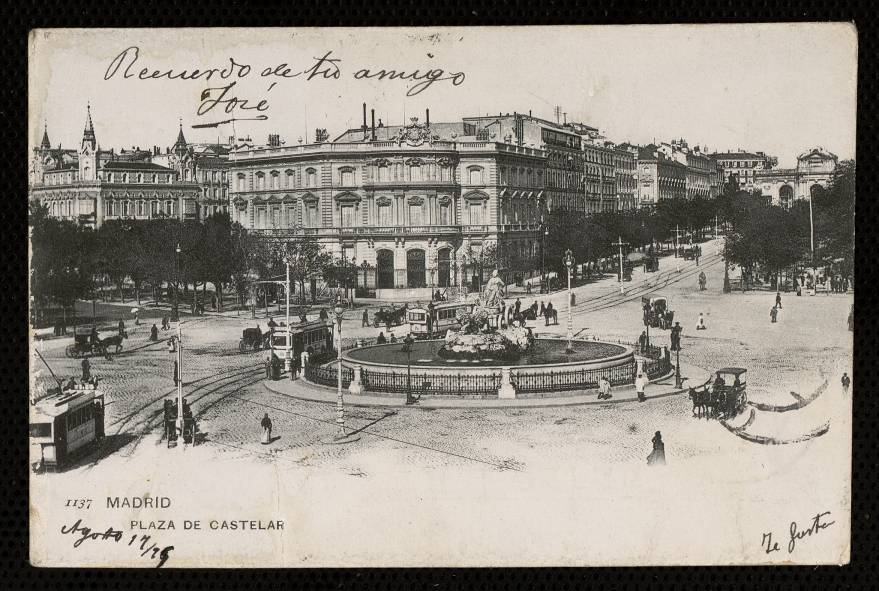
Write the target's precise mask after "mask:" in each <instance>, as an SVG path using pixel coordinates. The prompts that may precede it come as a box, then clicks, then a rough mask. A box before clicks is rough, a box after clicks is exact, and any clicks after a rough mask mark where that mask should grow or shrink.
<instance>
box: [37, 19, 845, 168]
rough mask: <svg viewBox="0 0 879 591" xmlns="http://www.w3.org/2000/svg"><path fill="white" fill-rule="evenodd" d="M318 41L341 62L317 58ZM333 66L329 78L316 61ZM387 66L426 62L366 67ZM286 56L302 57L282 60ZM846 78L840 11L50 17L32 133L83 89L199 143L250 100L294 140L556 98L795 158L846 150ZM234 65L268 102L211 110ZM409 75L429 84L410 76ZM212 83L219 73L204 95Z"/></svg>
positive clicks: (245, 131) (127, 129) (621, 132)
mask: <svg viewBox="0 0 879 591" xmlns="http://www.w3.org/2000/svg"><path fill="white" fill-rule="evenodd" d="M134 47H136V48H137V55H136V57H135V55H134V53H135V50H134V49H130V48H134ZM126 49H127V50H128V51H127V52H126ZM328 52H330V53H329V55H328V57H327V59H328V60H329V59H337V60H339V61H338V62H335V65H333V64H331V63H330V62H328V61H321V60H320V58H321V57H322V56H325V55H327V53H328ZM120 55H121V57H120ZM117 58H118V60H117ZM114 60H117V62H116V63H118V64H119V67H118V68H116V69H115V72H114V70H113V68H112V66H113V64H114ZM230 60H234V62H235V64H237V65H235V66H231V65H230V64H231V61H230ZM128 66H130V67H128ZM315 66H318V67H315ZM126 67H128V73H129V74H131V75H132V76H131V77H129V78H125V77H124V74H125V72H126ZM144 68H146V69H147V71H148V72H153V71H159V72H167V71H169V70H170V71H172V73H174V74H179V73H180V72H184V71H185V72H189V73H192V71H193V70H194V69H196V68H198V69H199V70H201V71H204V70H209V69H211V68H216V69H217V72H216V73H215V74H213V75H212V77H211V79H210V80H207V79H205V78H204V76H205V75H204V74H202V77H201V78H200V79H194V80H180V79H174V80H169V79H168V78H167V77H160V78H158V79H146V80H141V79H139V78H138V73H139V72H140V71H141V70H142V69H144ZM223 68H225V72H222V73H225V74H226V76H227V77H226V78H221V77H220V74H221V69H223ZM309 68H312V69H311V70H309ZM336 68H338V77H337V78H333V77H329V78H326V77H325V74H323V73H321V71H323V72H326V73H327V74H330V73H332V72H334V71H335V70H336ZM381 69H385V70H396V71H398V72H399V71H403V72H405V73H407V74H411V73H413V72H415V73H416V76H417V77H418V76H420V77H421V78H422V79H421V80H399V79H396V80H394V79H387V78H386V79H385V80H378V79H376V78H371V79H370V78H364V76H367V75H369V74H372V75H375V74H376V73H378V71H379V70H381ZM285 70H286V71H287V75H288V76H291V75H292V74H295V73H300V74H299V75H298V76H295V77H283V76H281V75H279V74H282V73H283V72H284V71H285ZM437 70H442V72H438V71H437ZM301 72H304V73H301ZM310 73H313V74H314V76H312V77H311V79H310V80H307V77H308V76H309V74H310ZM428 73H429V74H428ZM111 74H112V75H111ZM263 74H266V75H263ZM425 75H429V76H432V77H437V78H439V79H437V80H435V81H432V82H431V81H430V80H427V79H425V78H424V77H425ZM357 76H360V77H361V78H360V79H357ZM856 79H857V32H856V30H855V28H854V26H853V25H850V24H846V23H836V24H826V23H820V24H808V23H806V24H766V25H753V24H751V25H668V26H665V25H663V26H655V25H649V26H647V25H644V26H632V25H626V26H600V27H598V26H596V27H587V26H582V27H471V28H388V29H379V28H364V29H351V28H348V29H317V28H310V29H303V28H300V29H280V28H278V29H252V28H251V29H179V30H172V29H116V30H109V29H93V30H86V29H58V30H50V29H42V30H36V31H33V32H32V34H31V40H30V55H29V89H30V91H29V101H30V112H29V122H30V125H29V129H30V138H29V139H30V145H31V147H33V146H35V145H38V144H39V142H40V139H41V138H42V133H43V125H44V122H45V123H46V124H47V125H48V131H49V138H50V140H51V142H52V145H53V146H57V145H58V144H59V143H60V144H61V145H62V146H63V147H70V148H75V147H78V146H79V143H80V141H81V138H82V131H83V126H84V123H85V118H86V105H87V104H89V105H91V112H92V118H93V121H94V125H95V132H96V136H97V139H98V142H99V143H100V145H101V147H102V148H103V149H110V148H117V149H119V148H130V147H132V146H140V147H141V148H146V147H152V146H153V145H158V146H160V147H162V148H164V147H166V146H170V145H172V144H173V143H174V140H175V139H176V137H177V131H178V122H179V121H181V120H182V122H183V125H184V133H185V135H186V138H187V140H189V141H191V142H193V141H195V142H202V141H203V142H208V141H216V140H217V138H218V137H220V138H224V139H225V138H227V137H228V136H230V135H232V134H233V124H230V123H223V124H221V125H220V126H219V127H218V128H209V129H193V128H192V127H191V126H192V125H195V124H206V123H216V122H221V121H225V120H228V119H230V118H232V117H239V118H241V117H253V116H255V115H264V116H267V117H268V119H267V120H264V121H237V122H235V123H234V133H235V135H237V136H238V137H244V136H246V135H250V136H251V137H252V138H253V140H254V142H256V143H260V144H261V143H265V142H266V141H267V137H268V134H270V133H278V134H280V135H281V138H282V139H283V140H284V141H286V142H287V143H288V144H295V143H297V142H298V140H299V139H300V138H302V140H303V141H306V140H307V141H313V140H314V129H315V128H317V127H320V128H326V129H327V130H328V131H329V134H330V137H331V138H333V137H335V136H336V135H338V134H340V133H342V132H343V131H345V129H346V128H348V127H359V126H360V124H361V121H362V103H364V102H366V103H367V106H368V108H369V109H375V111H376V118H377V119H379V118H380V119H382V121H383V122H384V123H385V124H390V125H398V124H400V123H403V122H404V121H408V119H409V118H410V117H412V116H417V117H419V118H420V120H421V121H423V120H424V112H425V109H428V108H429V109H430V119H431V121H458V120H460V118H461V117H462V116H472V115H477V114H480V115H484V114H486V113H499V112H503V113H508V112H509V113H512V112H514V111H518V112H520V113H521V112H525V113H527V112H528V111H529V110H530V111H532V113H533V114H534V115H535V116H540V117H543V118H546V119H550V120H555V115H554V107H555V106H556V105H558V106H560V107H561V110H562V111H563V112H565V113H567V120H568V121H581V122H583V123H587V124H589V125H592V126H594V127H598V128H599V129H600V130H601V131H602V132H603V133H604V134H605V135H606V136H607V137H608V138H609V139H611V140H613V141H616V142H623V141H629V142H632V143H641V144H644V143H649V142H653V141H657V142H658V141H669V140H671V139H673V138H684V139H686V140H687V141H688V142H689V144H690V145H691V146H693V145H700V146H702V147H706V146H707V148H708V149H710V150H711V151H725V150H727V149H729V150H735V149H738V148H744V149H747V150H752V151H757V150H760V151H764V152H766V153H768V154H772V155H775V156H778V158H779V165H781V166H794V165H795V163H796V156H797V155H798V154H800V153H802V152H804V151H806V150H807V149H809V148H811V147H814V146H821V147H823V148H825V149H827V150H829V151H831V152H833V153H835V154H837V155H838V156H839V157H840V158H841V159H847V158H853V157H854V154H855V122H856V95H857V92H856ZM231 82H234V83H235V84H234V86H233V87H232V88H231V89H229V90H228V91H227V93H226V95H225V97H226V98H231V97H232V96H235V97H237V98H239V99H245V100H246V101H247V106H248V107H256V106H257V105H258V104H259V103H260V101H265V102H264V103H263V105H262V107H260V108H261V109H264V110H257V109H251V110H242V109H241V108H240V107H241V104H240V103H239V104H238V105H237V106H236V107H235V108H233V109H232V112H231V113H229V114H227V113H226V112H224V111H223V108H224V107H227V106H229V103H218V104H216V105H214V107H213V109H210V110H207V112H204V111H205V109H207V107H209V106H211V103H212V99H214V98H218V97H219V96H220V94H221V92H222V90H221V87H223V86H225V85H228V84H230V83H231ZM419 82H422V86H426V88H423V89H421V91H420V92H417V91H418V90H419V88H418V87H417V84H418V83H419ZM425 82H426V83H428V84H425ZM207 88H212V89H214V90H211V91H210V92H209V94H208V99H207V100H205V101H202V96H203V91H204V90H205V89H207ZM407 94H408V95H412V96H407ZM199 109H201V110H202V111H203V113H202V114H201V115H199V114H198V111H199ZM306 133H307V136H306Z"/></svg>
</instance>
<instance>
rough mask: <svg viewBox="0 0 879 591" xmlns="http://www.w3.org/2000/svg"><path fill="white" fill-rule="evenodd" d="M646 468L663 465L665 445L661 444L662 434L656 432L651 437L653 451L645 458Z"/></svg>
mask: <svg viewBox="0 0 879 591" xmlns="http://www.w3.org/2000/svg"><path fill="white" fill-rule="evenodd" d="M647 465H648V466H664V465H665V444H664V443H663V442H662V434H661V433H660V432H659V431H657V432H656V435H654V436H653V451H652V452H650V455H649V456H647Z"/></svg>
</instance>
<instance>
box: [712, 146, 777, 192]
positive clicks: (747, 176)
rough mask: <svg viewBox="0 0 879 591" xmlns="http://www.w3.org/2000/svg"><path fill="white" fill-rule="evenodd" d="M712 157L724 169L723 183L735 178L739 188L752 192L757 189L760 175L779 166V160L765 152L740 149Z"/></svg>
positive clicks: (719, 153) (717, 153) (715, 154)
mask: <svg viewBox="0 0 879 591" xmlns="http://www.w3.org/2000/svg"><path fill="white" fill-rule="evenodd" d="M711 157H712V158H713V159H714V160H716V161H717V162H718V164H720V166H721V167H722V168H723V182H724V183H728V182H730V179H731V178H733V177H735V179H736V181H737V182H738V184H739V187H740V188H742V189H744V190H746V191H750V190H752V189H754V188H756V186H757V183H756V178H757V175H758V174H763V173H765V172H766V171H768V170H771V169H772V168H773V167H775V166H776V165H777V164H778V158H776V157H775V156H767V155H766V154H765V153H763V152H748V151H746V150H742V149H739V150H737V151H735V152H716V153H714V154H711Z"/></svg>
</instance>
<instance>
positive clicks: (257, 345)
mask: <svg viewBox="0 0 879 591" xmlns="http://www.w3.org/2000/svg"><path fill="white" fill-rule="evenodd" d="M271 336H272V333H271V332H270V331H266V332H263V331H261V330H260V329H259V327H255V328H245V329H244V330H242V331H241V340H240V341H238V350H239V351H240V352H242V353H244V352H246V351H247V350H248V349H250V350H251V351H259V350H260V349H265V348H268V347H270V346H271V341H270V339H271Z"/></svg>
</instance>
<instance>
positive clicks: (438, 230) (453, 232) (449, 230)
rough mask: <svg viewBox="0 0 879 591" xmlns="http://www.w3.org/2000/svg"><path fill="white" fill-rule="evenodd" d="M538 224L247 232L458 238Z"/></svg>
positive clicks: (258, 231)
mask: <svg viewBox="0 0 879 591" xmlns="http://www.w3.org/2000/svg"><path fill="white" fill-rule="evenodd" d="M538 225H539V224H536V223H533V224H530V225H529V224H506V225H505V226H495V225H491V224H481V225H461V226H459V225H436V226H426V225H418V226H354V227H350V228H338V227H334V228H301V227H299V228H254V229H251V230H250V231H251V232H253V233H254V234H257V235H260V236H266V237H271V238H294V237H300V236H314V237H316V238H345V237H364V238H365V237H369V236H411V237H415V236H458V235H461V234H488V233H490V232H496V231H508V230H504V229H503V228H509V231H516V230H536V229H537V228H538Z"/></svg>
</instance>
